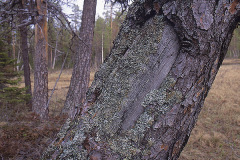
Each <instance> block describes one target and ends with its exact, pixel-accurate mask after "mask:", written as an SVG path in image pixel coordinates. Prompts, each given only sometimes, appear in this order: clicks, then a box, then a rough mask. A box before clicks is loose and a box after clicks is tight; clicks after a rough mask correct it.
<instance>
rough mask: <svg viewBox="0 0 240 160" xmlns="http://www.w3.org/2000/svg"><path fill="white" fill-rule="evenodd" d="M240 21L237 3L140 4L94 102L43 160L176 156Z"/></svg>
mask: <svg viewBox="0 0 240 160" xmlns="http://www.w3.org/2000/svg"><path fill="white" fill-rule="evenodd" d="M238 17H239V4H238V1H231V2H229V1H204V0H201V1H195V0H188V1H174V0H170V1H158V0H155V1H153V0H138V1H135V2H134V3H133V4H132V5H131V7H130V8H129V11H128V14H127V16H126V19H125V21H124V23H123V25H122V27H121V29H120V32H119V35H118V37H117V38H116V40H115V41H114V46H113V49H112V51H111V54H110V56H109V57H108V59H107V60H106V61H105V63H104V64H103V65H102V66H101V68H100V70H99V71H98V72H97V73H96V74H95V79H94V81H93V84H92V86H91V87H90V89H89V90H88V92H87V100H88V103H87V104H85V107H84V108H83V109H82V111H81V114H80V115H79V116H77V117H76V118H75V119H74V120H73V121H70V120H69V121H68V122H67V123H66V124H65V126H64V127H63V128H62V129H61V132H60V133H59V134H58V137H57V139H56V140H55V141H54V142H53V143H52V145H51V146H50V147H49V148H48V150H47V151H46V152H45V154H44V156H43V158H44V159H51V158H53V159H63V158H64V159H71V158H73V159H109V160H111V159H114V160H115V159H177V158H178V157H179V155H180V153H181V151H182V149H183V148H184V146H185V145H186V143H187V141H188V138H189V136H190V133H191V131H192V129H193V127H194V125H195V123H196V121H197V117H198V114H199V113H200V111H201V108H202V106H203V103H204V99H205V97H206V96H207V93H208V91H209V89H210V87H211V85H212V83H213V80H214V78H215V76H216V74H217V71H218V69H219V67H220V65H221V63H222V61H223V58H224V56H225V54H226V52H227V48H228V45H229V42H230V40H231V37H232V32H233V30H234V29H235V27H236V24H237V22H238V20H239V19H238Z"/></svg>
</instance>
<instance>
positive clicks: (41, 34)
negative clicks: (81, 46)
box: [33, 0, 48, 119]
mask: <svg viewBox="0 0 240 160" xmlns="http://www.w3.org/2000/svg"><path fill="white" fill-rule="evenodd" d="M36 5H37V11H38V14H39V15H38V16H37V23H36V25H35V55H34V92H33V111H34V112H35V113H37V114H38V115H39V116H40V118H41V119H45V118H46V117H47V116H48V108H47V106H46V104H47V101H48V68H47V62H48V60H47V59H48V56H47V53H48V45H47V10H46V9H47V3H46V1H45V0H37V1H36Z"/></svg>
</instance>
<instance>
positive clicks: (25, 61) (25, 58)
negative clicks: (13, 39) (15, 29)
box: [20, 26, 32, 110]
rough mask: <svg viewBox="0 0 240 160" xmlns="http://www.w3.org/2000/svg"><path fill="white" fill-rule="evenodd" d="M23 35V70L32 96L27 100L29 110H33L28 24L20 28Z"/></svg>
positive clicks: (26, 85)
mask: <svg viewBox="0 0 240 160" xmlns="http://www.w3.org/2000/svg"><path fill="white" fill-rule="evenodd" d="M20 36H21V51H22V57H23V67H24V68H23V70H24V83H25V87H26V88H27V90H26V93H27V94H29V95H30V96H31V98H30V99H29V100H28V101H27V106H28V107H29V110H32V89H31V79H30V67H29V56H28V44H27V26H23V27H22V28H20Z"/></svg>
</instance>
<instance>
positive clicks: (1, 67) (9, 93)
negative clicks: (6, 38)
mask: <svg viewBox="0 0 240 160" xmlns="http://www.w3.org/2000/svg"><path fill="white" fill-rule="evenodd" d="M4 46H5V44H4V42H3V41H1V40H0V104H1V105H0V106H4V105H7V104H17V103H21V102H24V101H25V100H26V99H28V98H30V97H29V95H27V94H25V92H26V88H18V87H16V86H15V85H17V84H18V83H19V82H20V81H21V77H20V76H21V73H20V72H17V71H14V67H15V66H16V65H15V62H16V60H14V59H11V58H9V57H8V55H7V53H6V52H4V48H5V47H4Z"/></svg>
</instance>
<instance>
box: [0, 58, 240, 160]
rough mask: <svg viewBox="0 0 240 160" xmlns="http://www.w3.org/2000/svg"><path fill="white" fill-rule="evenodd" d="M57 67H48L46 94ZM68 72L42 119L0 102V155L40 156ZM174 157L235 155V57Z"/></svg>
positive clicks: (239, 116)
mask: <svg viewBox="0 0 240 160" xmlns="http://www.w3.org/2000/svg"><path fill="white" fill-rule="evenodd" d="M59 72H60V71H50V72H49V95H50V94H51V90H52V88H53V86H54V84H55V81H56V80H57V77H58V75H59ZM71 72H72V71H71V70H64V71H63V74H62V76H61V78H60V80H59V82H58V84H57V86H56V89H55V92H54V94H53V97H52V99H51V103H50V117H49V119H48V120H46V121H44V122H41V121H40V120H39V119H38V118H37V117H36V116H35V115H34V114H33V113H32V112H28V111H26V107H25V108H24V106H21V105H20V106H19V105H15V106H11V107H0V160H6V159H7V160H8V159H14V160H15V159H16V160H21V159H22V160H26V159H27V160H28V159H34V160H37V159H39V157H40V155H41V154H42V152H43V151H44V148H46V147H47V146H48V145H49V144H50V142H51V140H52V139H53V138H54V136H55V135H56V134H57V132H58V131H59V129H60V127H61V125H62V124H63V123H64V121H65V119H66V117H61V116H59V113H60V111H61V108H62V107H63V105H64V100H65V98H66V95H67V91H68V86H69V83H70V79H71ZM93 75H94V73H91V78H90V79H91V81H92V80H93ZM32 81H33V78H32ZM23 85H24V84H21V86H23ZM179 159H180V160H209V159H211V160H237V159H240V59H237V60H236V59H226V60H225V61H224V63H223V65H222V66H221V68H220V70H219V72H218V74H217V77H216V80H215V81H214V84H213V86H212V89H211V90H210V92H209V94H208V97H207V98H206V101H205V104H204V107H203V109H202V112H201V113H200V115H199V119H198V122H197V124H196V126H195V128H194V129H193V131H192V134H191V136H190V139H189V142H188V144H187V146H186V147H185V148H184V150H183V152H182V154H181V156H180V158H179Z"/></svg>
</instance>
